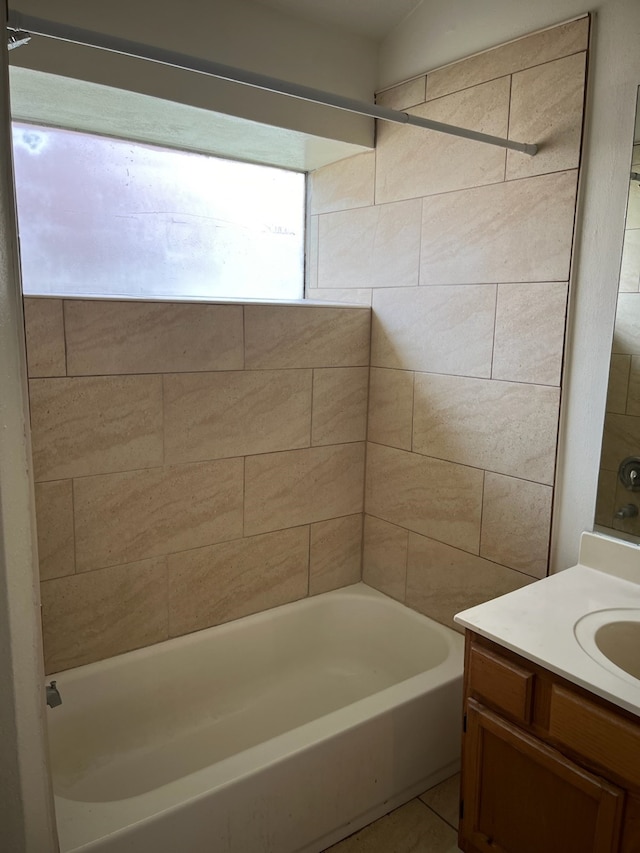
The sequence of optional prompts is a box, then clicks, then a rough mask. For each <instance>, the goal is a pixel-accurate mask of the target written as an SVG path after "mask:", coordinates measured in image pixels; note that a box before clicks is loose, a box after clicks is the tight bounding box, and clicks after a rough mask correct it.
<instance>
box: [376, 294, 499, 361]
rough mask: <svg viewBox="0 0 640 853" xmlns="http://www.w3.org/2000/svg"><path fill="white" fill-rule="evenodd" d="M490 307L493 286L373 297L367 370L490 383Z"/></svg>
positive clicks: (492, 313)
mask: <svg viewBox="0 0 640 853" xmlns="http://www.w3.org/2000/svg"><path fill="white" fill-rule="evenodd" d="M495 307H496V286H495V285H486V284H483V285H466V286H464V287H462V286H460V287H458V286H453V287H451V286H445V287H435V286H433V287H414V288H402V289H400V290H391V289H390V290H387V289H384V290H380V291H376V292H375V293H374V296H373V327H372V333H371V364H372V365H373V366H375V367H390V368H397V369H401V370H424V371H432V372H434V373H453V374H458V375H462V376H484V377H489V376H490V375H491V356H492V352H493V329H494V323H495Z"/></svg>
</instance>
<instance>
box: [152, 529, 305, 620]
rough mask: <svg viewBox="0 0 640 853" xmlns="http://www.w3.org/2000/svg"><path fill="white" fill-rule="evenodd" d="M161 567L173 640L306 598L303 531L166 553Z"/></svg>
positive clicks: (266, 535)
mask: <svg viewBox="0 0 640 853" xmlns="http://www.w3.org/2000/svg"><path fill="white" fill-rule="evenodd" d="M167 563H168V568H169V629H170V635H171V636H172V637H176V636H178V635H180V634H187V633H189V632H191V631H199V630H200V629H202V628H208V627H209V626H210V625H218V624H220V623H221V622H228V621H229V620H231V619H239V618H240V617H241V616H247V615H248V614H250V613H257V612H258V611H262V610H268V609H269V608H271V607H277V606H278V605H280V604H286V603H287V602H289V601H295V600H296V599H298V598H303V597H304V596H306V594H307V588H308V582H309V573H308V565H309V528H308V527H299V528H295V529H293V530H281V531H278V532H277V533H267V534H265V535H264V536H252V537H250V538H247V539H237V540H235V541H233V542H224V543H222V544H220V545H212V546H210V547H208V548H198V549H197V550H195V551H185V552H183V553H180V554H172V555H171V556H169V557H168V558H167Z"/></svg>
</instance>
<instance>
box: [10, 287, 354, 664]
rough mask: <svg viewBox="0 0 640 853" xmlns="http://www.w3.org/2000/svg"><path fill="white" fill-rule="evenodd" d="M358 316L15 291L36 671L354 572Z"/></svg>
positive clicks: (156, 637) (300, 593)
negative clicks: (38, 616) (29, 446)
mask: <svg viewBox="0 0 640 853" xmlns="http://www.w3.org/2000/svg"><path fill="white" fill-rule="evenodd" d="M370 313H371V312H370V309H369V308H368V307H363V308H352V307H344V308H342V307H338V308H334V307H329V306H322V305H317V304H315V305H314V304H310V305H308V306H273V305H255V304H254V305H247V306H243V305H215V304H188V303H166V302H165V303H162V302H157V303H147V302H114V301H108V302H107V301H90V300H59V299H34V298H28V299H26V300H25V317H26V334H27V347H28V365H29V377H30V378H29V385H30V399H31V421H32V443H33V464H34V472H35V480H36V512H37V522H38V543H39V554H40V571H41V582H42V604H43V627H44V646H45V662H46V668H47V671H48V672H54V671H56V670H59V669H64V668H67V667H71V666H75V665H79V664H83V663H88V662H90V661H94V660H98V659H100V658H104V657H108V656H110V655H114V654H119V653H121V652H124V651H127V650H129V649H132V648H136V647H139V646H143V645H148V644H150V643H155V642H159V641H161V640H165V639H167V638H169V637H173V636H177V635H180V634H184V633H188V632H190V631H195V630H198V629H200V628H204V627H208V626H210V625H214V624H218V623H220V622H226V621H228V620H230V619H236V618H238V617H240V616H245V615H247V614H249V613H253V612H256V611H259V610H264V609H266V608H269V607H274V606H276V605H279V604H283V603H285V602H288V601H292V600H295V599H298V598H302V597H304V596H306V595H308V594H312V595H313V594H315V593H318V592H323V591H325V590H329V589H333V588H335V587H338V586H343V585H345V584H349V583H354V582H355V581H357V580H359V579H360V576H361V550H362V508H363V490H364V441H365V438H366V416H367V397H368V380H369V341H370V325H371V322H370Z"/></svg>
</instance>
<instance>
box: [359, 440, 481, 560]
mask: <svg viewBox="0 0 640 853" xmlns="http://www.w3.org/2000/svg"><path fill="white" fill-rule="evenodd" d="M482 480H483V474H482V471H479V470H477V469H476V468H466V467H464V466H462V465H454V464H452V463H451V462H443V461H441V460H440V459H428V458H426V457H424V456H420V455H419V454H417V453H407V452H406V451H405V450H396V449H395V448H392V447H384V446H382V445H379V444H369V445H368V450H367V479H366V500H365V512H367V513H368V514H370V515H375V516H377V517H378V518H381V519H383V520H384V521H389V522H391V524H397V525H399V526H402V527H405V528H408V529H409V530H414V531H416V532H417V533H423V534H424V535H425V536H432V537H433V538H434V539H438V540H440V541H441V542H447V543H449V544H450V545H455V546H456V547H458V548H463V549H464V550H465V551H472V552H473V553H478V549H479V547H480V513H481V504H482Z"/></svg>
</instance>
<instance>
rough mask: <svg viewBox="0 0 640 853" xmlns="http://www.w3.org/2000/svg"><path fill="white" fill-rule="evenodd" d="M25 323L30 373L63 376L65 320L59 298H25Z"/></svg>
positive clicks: (65, 361)
mask: <svg viewBox="0 0 640 853" xmlns="http://www.w3.org/2000/svg"><path fill="white" fill-rule="evenodd" d="M24 326H25V334H26V339H27V369H28V373H29V376H64V375H65V374H66V372H67V360H66V355H65V348H64V320H63V314H62V300H61V299H33V298H31V299H29V298H27V299H25V300H24Z"/></svg>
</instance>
